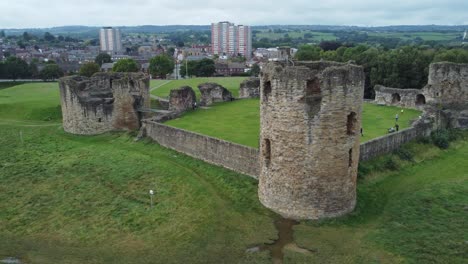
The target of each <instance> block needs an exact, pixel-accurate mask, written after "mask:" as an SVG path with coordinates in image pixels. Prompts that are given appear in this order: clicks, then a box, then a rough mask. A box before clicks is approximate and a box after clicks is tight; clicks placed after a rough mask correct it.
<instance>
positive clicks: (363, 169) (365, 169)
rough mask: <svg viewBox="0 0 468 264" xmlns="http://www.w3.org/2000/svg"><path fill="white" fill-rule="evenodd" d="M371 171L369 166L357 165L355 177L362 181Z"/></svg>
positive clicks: (364, 164)
mask: <svg viewBox="0 0 468 264" xmlns="http://www.w3.org/2000/svg"><path fill="white" fill-rule="evenodd" d="M371 171H372V169H371V167H370V166H369V165H366V163H362V162H360V163H359V166H358V173H357V176H358V178H360V179H362V178H364V177H365V176H366V175H367V174H369V173H370V172H371Z"/></svg>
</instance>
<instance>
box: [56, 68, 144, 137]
mask: <svg viewBox="0 0 468 264" xmlns="http://www.w3.org/2000/svg"><path fill="white" fill-rule="evenodd" d="M59 85H60V97H61V101H62V102H61V105H62V115H63V128H64V130H65V131H66V132H69V133H72V134H80V135H94V134H100V133H104V132H108V131H112V130H136V129H138V128H139V127H140V119H141V116H140V115H141V113H140V112H139V111H138V110H139V109H141V108H149V106H150V97H149V78H148V77H147V76H145V75H144V74H142V73H97V74H95V75H94V76H92V77H91V78H87V77H83V76H70V77H65V78H61V79H60V81H59Z"/></svg>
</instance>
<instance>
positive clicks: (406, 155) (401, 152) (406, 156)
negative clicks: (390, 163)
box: [393, 148, 414, 161]
mask: <svg viewBox="0 0 468 264" xmlns="http://www.w3.org/2000/svg"><path fill="white" fill-rule="evenodd" d="M393 154H395V155H397V156H398V157H399V158H400V159H402V160H407V161H413V158H414V155H413V153H411V151H409V150H407V149H405V148H399V149H397V150H395V151H393Z"/></svg>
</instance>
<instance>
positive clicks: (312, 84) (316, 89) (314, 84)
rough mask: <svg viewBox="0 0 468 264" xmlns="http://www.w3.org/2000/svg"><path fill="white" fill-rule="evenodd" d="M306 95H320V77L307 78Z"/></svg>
mask: <svg viewBox="0 0 468 264" xmlns="http://www.w3.org/2000/svg"><path fill="white" fill-rule="evenodd" d="M306 96H320V82H319V80H318V79H313V80H307V87H306Z"/></svg>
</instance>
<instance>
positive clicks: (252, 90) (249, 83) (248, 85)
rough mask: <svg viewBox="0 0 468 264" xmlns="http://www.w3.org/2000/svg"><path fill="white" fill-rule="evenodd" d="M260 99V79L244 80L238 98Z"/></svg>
mask: <svg viewBox="0 0 468 264" xmlns="http://www.w3.org/2000/svg"><path fill="white" fill-rule="evenodd" d="M259 97H260V78H258V77H253V78H249V79H246V80H245V81H243V82H242V83H241V84H240V87H239V98H259Z"/></svg>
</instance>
